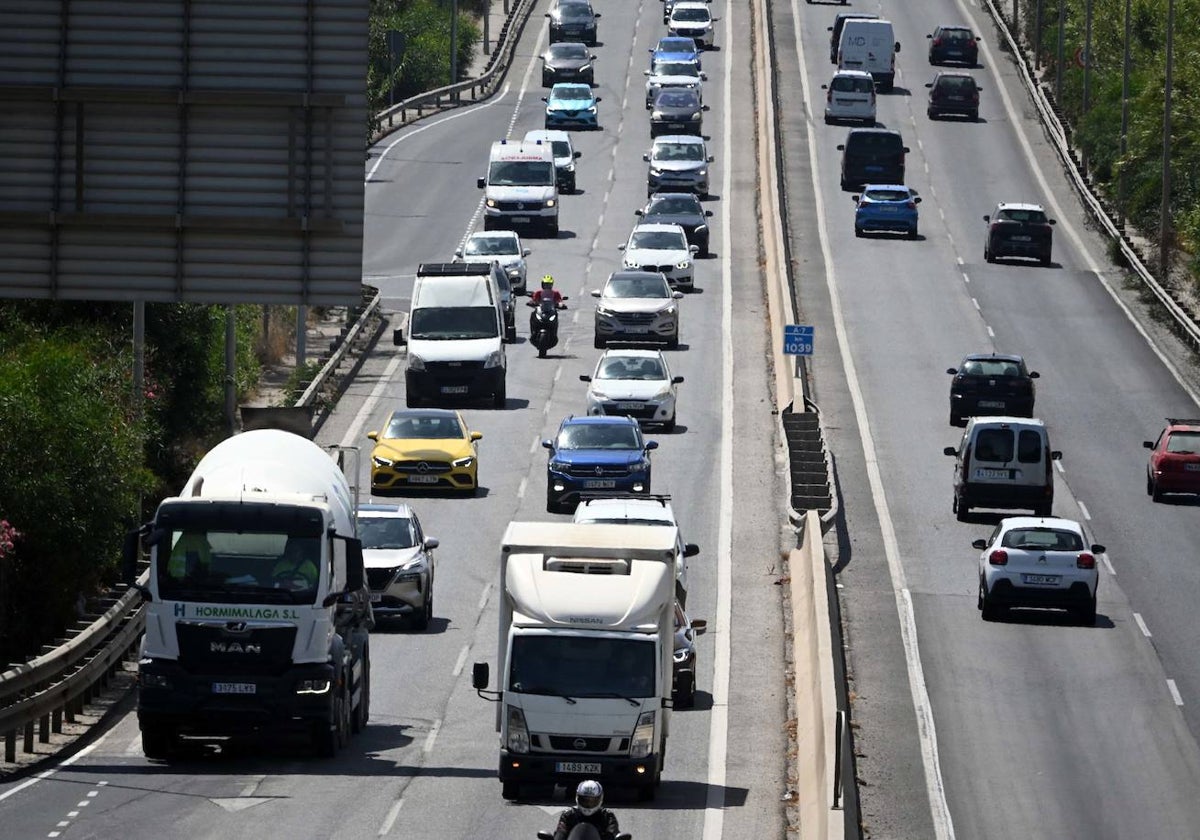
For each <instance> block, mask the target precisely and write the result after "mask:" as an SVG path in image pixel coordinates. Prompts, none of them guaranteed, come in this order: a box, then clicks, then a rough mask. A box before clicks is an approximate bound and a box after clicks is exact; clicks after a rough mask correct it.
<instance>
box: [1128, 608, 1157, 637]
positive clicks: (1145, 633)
mask: <svg viewBox="0 0 1200 840" xmlns="http://www.w3.org/2000/svg"><path fill="white" fill-rule="evenodd" d="M1133 620H1134V621H1136V622H1137V626H1138V629H1139V630H1141V631H1142V635H1143V636H1145V637H1146V638H1147V639H1149V638H1152V636H1153V634H1151V632H1150V628H1149V627H1147V626H1146V622H1145V620H1143V619H1142V614H1141V613H1134V614H1133Z"/></svg>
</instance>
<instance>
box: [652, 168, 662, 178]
mask: <svg viewBox="0 0 1200 840" xmlns="http://www.w3.org/2000/svg"><path fill="white" fill-rule="evenodd" d="M650 174H651V175H653V176H654V177H655V178H661V177H662V174H663V171H662V170H661V169H659V168H658V167H657V166H651V167H650Z"/></svg>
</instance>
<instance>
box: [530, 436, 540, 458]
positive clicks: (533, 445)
mask: <svg viewBox="0 0 1200 840" xmlns="http://www.w3.org/2000/svg"><path fill="white" fill-rule="evenodd" d="M541 445H542V439H541V438H539V437H535V438H534V439H533V443H531V444H529V454H530V455H532V454H533V453H534V452H537V448H538V447H539V446H541Z"/></svg>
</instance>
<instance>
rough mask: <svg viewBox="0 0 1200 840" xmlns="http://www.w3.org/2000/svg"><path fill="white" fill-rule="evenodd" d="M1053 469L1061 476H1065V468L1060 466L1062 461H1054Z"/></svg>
mask: <svg viewBox="0 0 1200 840" xmlns="http://www.w3.org/2000/svg"><path fill="white" fill-rule="evenodd" d="M1054 468H1055V469H1056V470H1058V471H1059V472H1060V473H1062V474H1063V475H1066V474H1067V468H1066V467H1064V466H1063V465H1062V461H1055V462H1054Z"/></svg>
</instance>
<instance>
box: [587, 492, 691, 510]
mask: <svg viewBox="0 0 1200 840" xmlns="http://www.w3.org/2000/svg"><path fill="white" fill-rule="evenodd" d="M598 499H649V500H652V501H655V502H658V503H659V504H660V505H662V506H663V507H666V506H667V502H669V501H671V497H670V495H669V494H666V493H604V492H598V491H592V492H588V491H586V490H585V491H583V492H582V493H580V494H579V501H580V502H589V501H594V500H598Z"/></svg>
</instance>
